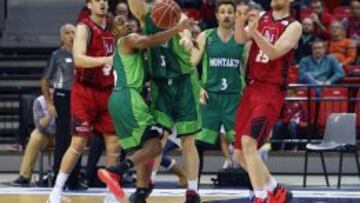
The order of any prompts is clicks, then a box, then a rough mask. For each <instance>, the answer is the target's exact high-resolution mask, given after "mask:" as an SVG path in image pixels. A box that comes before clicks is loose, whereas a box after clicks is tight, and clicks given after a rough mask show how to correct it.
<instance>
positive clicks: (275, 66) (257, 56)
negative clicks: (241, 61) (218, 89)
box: [246, 12, 295, 90]
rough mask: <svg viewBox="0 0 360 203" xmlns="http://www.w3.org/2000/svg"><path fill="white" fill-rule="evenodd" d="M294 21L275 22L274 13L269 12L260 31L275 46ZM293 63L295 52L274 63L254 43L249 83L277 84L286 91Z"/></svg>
mask: <svg viewBox="0 0 360 203" xmlns="http://www.w3.org/2000/svg"><path fill="white" fill-rule="evenodd" d="M294 21H295V19H294V18H292V17H287V18H283V19H279V20H274V18H273V17H272V12H267V13H266V14H264V15H263V16H262V17H261V18H260V20H259V25H258V30H259V32H260V33H261V34H262V35H263V36H265V38H266V39H267V40H268V41H269V42H270V43H271V44H275V42H276V41H277V40H278V39H279V38H280V37H281V35H282V34H283V33H284V31H285V30H286V28H287V26H289V25H290V24H291V23H292V22H294ZM292 62H293V50H292V51H290V52H289V53H287V54H285V55H284V56H282V57H280V58H278V59H276V60H273V61H272V60H270V59H269V57H268V56H266V55H265V53H264V52H263V51H262V50H260V48H259V46H258V45H257V44H256V42H253V43H252V46H251V49H250V53H249V62H248V68H247V74H246V76H247V81H248V82H249V81H255V82H260V83H267V84H275V85H278V86H280V87H281V89H282V90H286V88H287V81H288V71H289V67H290V65H291V64H292Z"/></svg>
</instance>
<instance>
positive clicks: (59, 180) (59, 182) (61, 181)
mask: <svg viewBox="0 0 360 203" xmlns="http://www.w3.org/2000/svg"><path fill="white" fill-rule="evenodd" d="M68 178H69V174H66V173H63V172H59V174H58V176H57V177H56V181H55V186H54V187H55V188H61V189H62V188H63V187H64V185H65V183H66V181H67V179H68Z"/></svg>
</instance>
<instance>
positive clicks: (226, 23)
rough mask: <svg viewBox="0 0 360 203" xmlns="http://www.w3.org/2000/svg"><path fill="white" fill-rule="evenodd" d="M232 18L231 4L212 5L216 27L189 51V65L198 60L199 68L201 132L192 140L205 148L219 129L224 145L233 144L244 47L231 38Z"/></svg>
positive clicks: (225, 1) (224, 0) (226, 0)
mask: <svg viewBox="0 0 360 203" xmlns="http://www.w3.org/2000/svg"><path fill="white" fill-rule="evenodd" d="M235 14H236V4H235V2H234V1H233V0H219V1H218V2H217V4H216V17H217V20H218V24H219V26H218V27H217V28H214V29H208V30H205V31H204V32H202V33H201V34H200V35H199V37H198V39H197V42H198V44H199V49H193V54H192V62H193V63H194V64H195V65H197V64H198V63H199V62H200V61H201V60H202V65H203V75H202V82H201V83H202V90H201V94H200V103H201V104H202V105H201V106H200V110H201V119H202V126H203V129H202V131H201V132H200V133H198V134H197V136H196V139H197V141H200V142H202V143H205V144H209V145H215V144H216V143H217V140H218V135H219V132H220V129H221V126H222V125H223V126H224V128H225V132H226V136H227V139H226V140H227V142H233V140H234V135H235V132H234V129H233V126H234V123H235V112H236V108H237V105H238V103H239V101H240V96H241V93H242V90H243V88H244V86H245V84H244V80H243V74H242V71H241V60H242V57H243V53H244V44H243V42H237V41H236V40H235V37H234V25H235ZM243 23H244V22H243ZM226 147H228V144H227V146H226ZM200 154H201V153H200ZM200 166H201V165H200Z"/></svg>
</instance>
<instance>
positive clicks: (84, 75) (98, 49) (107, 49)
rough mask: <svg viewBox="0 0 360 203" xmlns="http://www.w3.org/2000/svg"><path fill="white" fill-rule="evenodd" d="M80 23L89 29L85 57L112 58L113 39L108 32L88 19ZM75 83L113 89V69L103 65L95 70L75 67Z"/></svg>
mask: <svg viewBox="0 0 360 203" xmlns="http://www.w3.org/2000/svg"><path fill="white" fill-rule="evenodd" d="M80 23H83V24H85V25H86V26H87V27H88V28H89V36H90V39H89V40H88V45H87V50H86V55H87V56H91V57H104V56H112V55H113V53H114V46H115V38H114V36H113V34H112V32H111V30H110V28H108V27H106V29H103V28H101V27H100V26H98V25H96V24H95V22H94V21H92V20H91V19H90V18H83V19H81V20H80ZM75 81H76V82H78V83H80V84H82V85H85V86H89V87H96V88H112V87H114V75H113V67H112V66H109V65H103V66H99V67H96V68H81V67H75Z"/></svg>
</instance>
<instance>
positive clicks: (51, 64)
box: [43, 53, 57, 80]
mask: <svg viewBox="0 0 360 203" xmlns="http://www.w3.org/2000/svg"><path fill="white" fill-rule="evenodd" d="M56 67H57V66H56V54H55V53H52V55H51V56H50V58H49V60H48V62H47V65H46V67H45V69H44V74H43V78H45V79H46V80H52V79H54V75H55V72H56Z"/></svg>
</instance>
